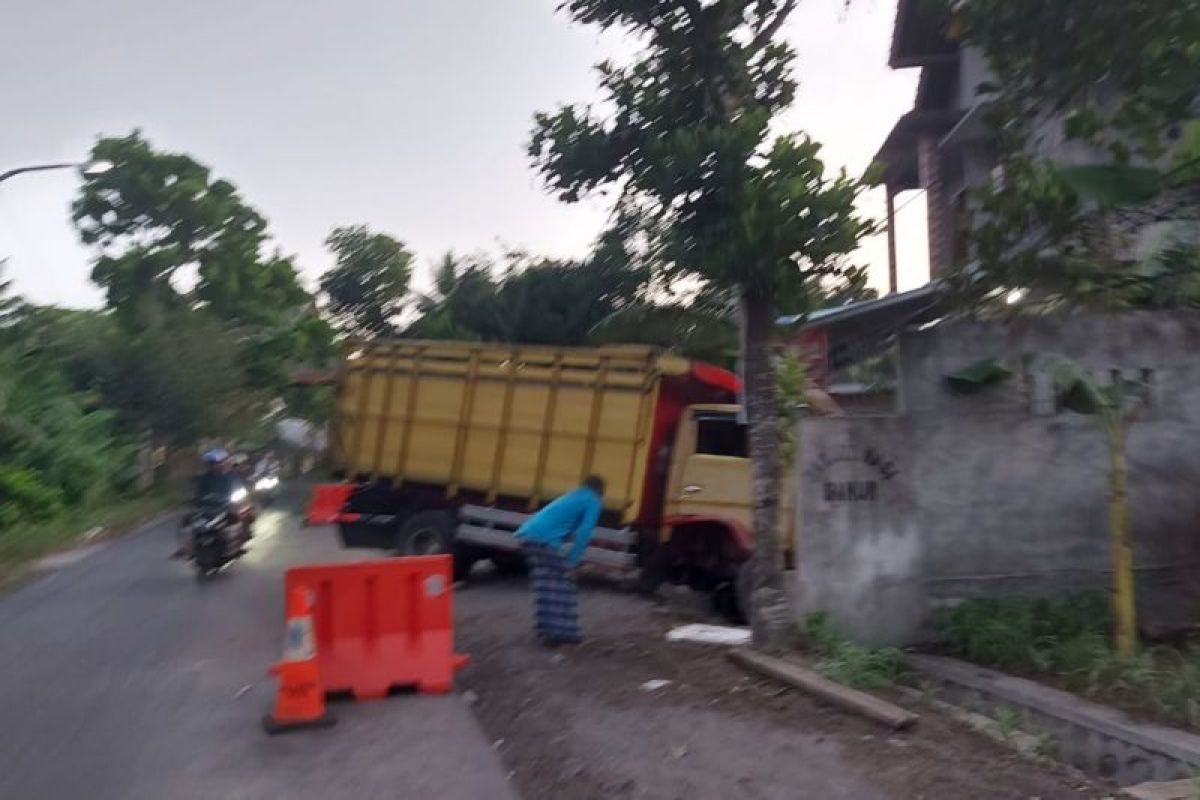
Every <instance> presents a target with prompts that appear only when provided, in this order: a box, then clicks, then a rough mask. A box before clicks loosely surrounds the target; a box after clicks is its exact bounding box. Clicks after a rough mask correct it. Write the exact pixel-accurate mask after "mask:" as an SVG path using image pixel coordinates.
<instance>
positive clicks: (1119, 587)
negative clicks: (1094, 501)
mask: <svg viewBox="0 0 1200 800" xmlns="http://www.w3.org/2000/svg"><path fill="white" fill-rule="evenodd" d="M1114 416H1115V417H1116V418H1115V419H1114V420H1113V421H1111V422H1110V424H1109V425H1107V426H1106V427H1107V428H1108V431H1107V433H1108V461H1109V470H1108V516H1109V524H1110V535H1111V547H1112V569H1113V623H1114V629H1113V639H1114V641H1115V643H1116V646H1117V652H1118V653H1120V654H1121V655H1133V653H1134V651H1135V650H1136V649H1137V604H1136V601H1135V599H1134V578H1133V547H1132V544H1131V542H1130V533H1129V488H1128V482H1127V472H1128V470H1127V465H1126V461H1125V420H1124V419H1122V418H1121V414H1120V412H1118V413H1117V414H1115V415H1114Z"/></svg>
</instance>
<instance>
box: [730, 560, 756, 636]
mask: <svg viewBox="0 0 1200 800" xmlns="http://www.w3.org/2000/svg"><path fill="white" fill-rule="evenodd" d="M753 563H754V562H753V560H751V559H747V560H746V561H743V562H742V563H741V565H740V566H739V567H738V570H737V575H736V576H735V577H734V579H733V582H734V593H735V595H736V596H737V618H738V620H737V621H738V622H740V623H742V624H743V625H745V624H747V623H748V622H750V608H751V604H752V603H753V602H754V601H753V600H752V599H751V598H753V597H754V567H753V566H752V565H753Z"/></svg>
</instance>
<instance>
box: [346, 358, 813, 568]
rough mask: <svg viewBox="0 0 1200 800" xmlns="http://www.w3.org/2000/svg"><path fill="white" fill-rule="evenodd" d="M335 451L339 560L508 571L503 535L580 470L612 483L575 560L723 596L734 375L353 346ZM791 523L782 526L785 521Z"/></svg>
mask: <svg viewBox="0 0 1200 800" xmlns="http://www.w3.org/2000/svg"><path fill="white" fill-rule="evenodd" d="M337 383H338V392H337V403H336V411H335V415H334V420H333V425H332V428H331V431H330V451H331V452H330V455H331V457H332V460H333V463H334V465H335V469H336V470H337V472H338V474H339V477H340V478H341V479H342V480H343V481H345V482H347V483H348V484H350V485H352V486H353V489H352V490H349V493H348V496H347V497H346V501H345V503H344V505H342V506H341V508H340V510H339V512H338V513H337V514H336V515H335V516H334V519H335V520H336V521H337V522H338V524H339V528H340V532H341V536H342V539H343V542H344V543H345V545H346V546H348V547H377V548H385V549H388V550H392V551H394V552H397V553H400V554H422V553H431V552H452V553H453V554H454V558H455V573H456V577H459V578H462V577H465V576H466V575H467V574H468V573H469V571H470V569H471V567H472V565H473V564H474V563H475V562H476V561H479V560H480V559H484V558H488V559H491V560H492V562H493V563H494V564H495V566H496V568H497V569H499V570H501V571H516V570H519V569H521V567H522V562H521V559H520V556H519V555H518V551H517V543H516V541H515V539H514V536H513V532H514V531H515V530H516V528H517V527H518V526H519V525H520V524H521V522H522V521H523V520H525V518H526V517H527V516H528V515H529V514H530V513H531V512H534V511H536V510H537V509H538V508H539V507H541V506H542V505H544V504H545V503H547V502H549V501H550V500H552V499H553V498H554V497H556V496H558V495H559V494H561V493H563V492H566V491H568V490H570V489H572V488H574V487H575V486H577V485H578V484H579V481H580V480H581V479H582V478H583V477H584V476H586V475H588V474H592V473H595V474H598V475H600V476H602V477H603V478H604V479H605V481H606V482H607V484H608V491H607V494H606V496H605V498H604V513H603V515H602V517H601V523H600V527H599V528H598V529H597V531H596V533H595V535H594V537H593V539H592V543H591V546H590V547H589V548H588V550H587V552H586V554H585V556H584V562H585V563H590V564H594V565H600V566H603V567H607V568H609V569H613V570H622V571H629V572H633V571H635V570H637V569H638V568H641V570H642V572H641V576H640V583H641V585H643V586H644V587H646V588H651V587H653V586H656V585H657V584H658V583H659V582H660V581H662V580H664V579H665V580H671V581H672V582H678V583H687V584H690V585H692V586H693V587H694V588H697V589H706V590H711V589H717V588H719V587H730V588H733V587H736V585H737V583H738V581H737V580H736V579H737V576H738V570H739V567H740V565H741V564H743V563H744V562H745V561H746V559H747V558H748V556H749V553H750V536H749V520H750V466H749V461H748V459H747V454H746V441H745V433H744V429H743V426H742V425H741V424H740V422H739V419H738V407H737V406H736V405H734V403H735V402H736V394H737V388H738V384H737V378H736V376H735V375H733V374H732V373H730V372H728V371H726V370H723V369H720V368H718V367H714V366H711V365H708V364H703V363H699V362H695V361H689V360H687V359H683V358H679V357H676V356H672V355H668V354H665V353H663V352H661V351H659V350H657V349H654V348H650V347H644V346H624V345H622V346H610V347H599V348H548V347H536V346H523V345H520V346H514V345H498V344H479V343H466V342H425V341H407V340H397V341H380V342H372V343H368V344H361V343H360V344H355V345H351V346H349V347H348V348H347V349H346V351H345V353H344V355H343V360H342V363H341V367H340V370H339V374H338V378H337ZM786 517H790V515H785V518H786Z"/></svg>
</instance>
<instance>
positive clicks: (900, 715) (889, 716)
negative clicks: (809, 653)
mask: <svg viewBox="0 0 1200 800" xmlns="http://www.w3.org/2000/svg"><path fill="white" fill-rule="evenodd" d="M729 657H730V658H731V659H733V660H734V661H736V662H737V663H738V664H741V665H742V666H743V667H746V668H747V669H751V670H753V671H755V672H757V673H759V674H761V675H766V676H767V677H769V678H774V679H775V680H778V681H783V682H784V683H786V684H788V685H789V686H793V687H795V688H797V689H799V690H800V691H802V692H807V693H809V694H812V695H816V696H817V697H819V698H821V699H822V700H825V701H826V702H828V703H831V704H833V705H835V706H837V707H838V708H842V709H845V710H846V711H852V712H854V713H855V714H859V715H860V716H863V717H866V718H867V719H869V720H873V721H875V722H878V723H880V724H881V725H885V726H886V727H888V728H891V729H892V730H896V731H901V730H906V729H907V728H911V727H912V726H913V725H916V724H917V719H918V717H917V715H916V714H914V713H912V712H911V711H909V710H907V709H904V708H900V707H899V706H897V705H893V704H892V703H889V702H887V701H886V700H880V699H879V698H878V697H875V696H874V695H870V694H867V693H866V692H860V691H858V690H857V689H851V688H850V687H849V686H843V685H841V684H840V683H834V682H833V681H831V680H828V679H827V678H823V677H821V676H820V675H818V674H817V673H815V672H812V671H811V670H807V669H804V668H803V667H801V666H800V665H798V664H793V663H791V662H789V661H784V660H783V659H782V658H774V657H772V656H768V655H763V654H762V653H758V652H755V651H753V650H746V649H743V648H738V649H736V650H731V651H729Z"/></svg>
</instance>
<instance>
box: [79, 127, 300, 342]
mask: <svg viewBox="0 0 1200 800" xmlns="http://www.w3.org/2000/svg"><path fill="white" fill-rule="evenodd" d="M91 158H92V160H94V161H106V162H108V163H110V164H112V168H111V169H109V170H107V171H105V172H102V173H98V174H90V173H89V174H87V175H85V176H84V182H83V186H82V188H81V190H80V195H79V197H78V199H77V200H76V201H75V202H74V204H73V206H72V215H73V217H74V219H75V223H76V225H77V226H78V228H79V235H80V238H81V239H82V241H83V242H84V244H88V245H94V246H96V247H97V249H98V251H99V255H98V257H97V259H96V263H95V266H94V268H93V270H92V278H93V280H95V281H96V283H98V284H99V285H100V286H101V287H102V288H104V289H105V292H106V297H107V300H108V305H109V307H110V308H113V309H116V310H118V311H119V312H120V313H121V314H123V315H124V316H125V317H126V318H127V319H130V320H136V319H137V317H138V314H139V313H140V311H141V309H142V308H144V307H146V306H147V305H151V306H157V307H165V308H179V307H182V306H187V305H190V306H197V305H199V306H203V307H205V308H207V309H208V310H209V311H210V312H211V313H212V314H214V315H215V316H216V317H217V318H219V319H221V320H225V321H228V322H232V323H240V324H254V325H275V324H278V323H279V322H280V319H281V317H282V316H283V315H285V314H286V313H287V312H288V311H291V310H292V309H295V308H296V307H297V306H302V305H303V304H304V303H306V302H307V300H308V295H307V294H306V293H305V292H304V290H303V289H302V288H301V287H300V285H299V283H298V282H297V279H296V270H295V268H294V267H293V266H292V264H291V262H290V261H289V260H288V259H286V258H284V257H282V256H280V255H279V254H278V253H274V254H271V255H267V254H265V249H266V245H267V222H266V220H265V219H264V218H263V217H262V215H261V214H259V213H258V211H256V210H255V209H254V208H252V207H251V206H250V205H248V204H247V203H246V202H245V201H244V200H243V199H242V197H241V195H240V194H239V193H238V191H237V189H236V188H235V187H234V185H233V184H232V183H230V182H229V181H227V180H224V179H221V178H215V177H213V175H212V174H211V172H210V170H209V168H208V167H206V166H204V165H203V164H200V163H199V162H197V161H196V160H195V159H193V158H192V157H191V156H188V155H184V154H181V153H167V152H160V151H157V150H155V149H154V148H153V147H151V145H150V143H149V142H147V141H146V140H145V139H144V138H142V135H141V133H140V132H138V131H134V132H133V133H131V134H129V135H128V136H125V137H120V138H117V137H107V138H102V139H100V140H99V141H98V142H97V143H96V145H95V146H94V147H93V148H92V153H91ZM192 284H194V285H192ZM148 313H154V312H153V311H150V312H148Z"/></svg>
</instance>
